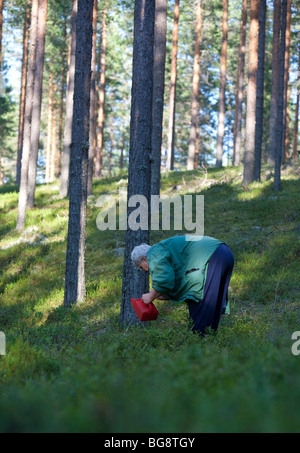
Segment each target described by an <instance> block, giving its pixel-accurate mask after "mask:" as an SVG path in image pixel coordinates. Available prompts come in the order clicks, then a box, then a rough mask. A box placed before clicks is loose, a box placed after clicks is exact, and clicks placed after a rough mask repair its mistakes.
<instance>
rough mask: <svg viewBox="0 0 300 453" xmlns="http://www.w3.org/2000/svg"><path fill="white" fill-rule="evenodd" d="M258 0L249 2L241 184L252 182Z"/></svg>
mask: <svg viewBox="0 0 300 453" xmlns="http://www.w3.org/2000/svg"><path fill="white" fill-rule="evenodd" d="M259 3H260V1H259V0H251V7H250V32H249V57H248V87H247V113H246V143H245V157H244V178H243V183H244V184H245V185H247V184H249V183H250V182H252V181H253V180H254V151H255V114H256V82H257V65H258V30H259V20H258V16H259Z"/></svg>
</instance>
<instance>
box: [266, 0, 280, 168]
mask: <svg viewBox="0 0 300 453" xmlns="http://www.w3.org/2000/svg"><path fill="white" fill-rule="evenodd" d="M280 16H281V0H274V18H273V47H272V93H271V106H270V134H269V146H268V163H269V164H274V162H275V149H276V139H277V131H276V126H277V111H278V81H279V47H280Z"/></svg>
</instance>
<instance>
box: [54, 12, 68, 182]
mask: <svg viewBox="0 0 300 453" xmlns="http://www.w3.org/2000/svg"><path fill="white" fill-rule="evenodd" d="M66 40H67V17H65V22H64V41H65V42H66ZM65 77H66V52H65V50H64V51H63V54H62V64H61V80H60V106H59V126H58V153H57V164H56V177H57V178H59V176H60V163H61V153H62V147H63V117H64V98H65Z"/></svg>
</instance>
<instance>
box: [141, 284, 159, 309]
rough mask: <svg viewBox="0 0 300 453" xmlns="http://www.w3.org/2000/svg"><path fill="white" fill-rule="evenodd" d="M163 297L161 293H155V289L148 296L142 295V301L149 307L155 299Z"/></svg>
mask: <svg viewBox="0 0 300 453" xmlns="http://www.w3.org/2000/svg"><path fill="white" fill-rule="evenodd" d="M160 296H162V294H161V293H158V292H157V291H155V289H154V288H153V289H152V290H151V291H150V293H147V294H143V295H142V301H143V302H144V304H146V305H148V304H151V302H153V301H154V299H157V298H158V297H160Z"/></svg>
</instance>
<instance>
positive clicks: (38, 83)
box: [27, 0, 48, 208]
mask: <svg viewBox="0 0 300 453" xmlns="http://www.w3.org/2000/svg"><path fill="white" fill-rule="evenodd" d="M47 10H48V0H39V12H38V31H37V48H36V65H35V75H34V92H33V106H32V119H31V141H30V146H31V152H30V158H29V167H28V195H27V197H28V198H27V207H28V208H33V205H34V196H35V187H36V173H37V159H38V152H39V139H40V124H41V106H42V93H43V73H44V61H45V35H46V23H47Z"/></svg>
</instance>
